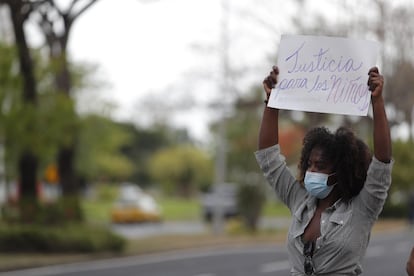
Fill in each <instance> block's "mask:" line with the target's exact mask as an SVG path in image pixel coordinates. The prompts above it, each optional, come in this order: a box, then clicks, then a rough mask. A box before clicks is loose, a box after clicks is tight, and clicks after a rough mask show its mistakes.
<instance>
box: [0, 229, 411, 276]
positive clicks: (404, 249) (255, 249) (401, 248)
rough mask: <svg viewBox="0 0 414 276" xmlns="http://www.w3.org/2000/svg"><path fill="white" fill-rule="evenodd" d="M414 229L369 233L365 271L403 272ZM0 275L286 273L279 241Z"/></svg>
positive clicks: (372, 275)
mask: <svg viewBox="0 0 414 276" xmlns="http://www.w3.org/2000/svg"><path fill="white" fill-rule="evenodd" d="M413 245H414V233H413V232H408V231H402V232H395V233H392V234H378V235H374V236H373V237H372V240H371V244H370V246H369V249H368V251H367V255H366V258H365V261H364V274H363V275H365V276H378V275H387V276H388V275H390V276H391V275H392V276H406V274H405V263H406V260H407V257H408V254H409V251H410V249H411V247H412V246H413ZM0 275H1V276H6V275H8V276H47V275H56V276H58V275H61V276H74V275H78V276H86V275H88V276H98V275H99V276H113V275H116V276H137V275H142V276H253V275H258V276H261V275H263V276H266V275H289V263H288V260H287V253H286V247H285V246H284V245H255V246H239V247H230V248H217V249H210V250H205V249H198V250H185V251H174V252H169V253H160V254H151V255H146V256H136V257H126V258H118V259H110V260H101V261H92V262H83V263H77V264H69V265H57V266H50V267H45V268H36V269H27V270H21V271H15V272H8V273H0Z"/></svg>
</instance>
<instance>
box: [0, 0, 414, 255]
mask: <svg viewBox="0 0 414 276" xmlns="http://www.w3.org/2000/svg"><path fill="white" fill-rule="evenodd" d="M56 2H57V1H56ZM72 2H73V4H74V5H75V3H76V2H77V1H72ZM84 2H86V4H85V6H83V8H84V9H82V7H81V9H78V11H79V10H82V13H83V12H84V11H86V10H87V9H89V8H93V4H94V3H95V2H97V1H89V2H88V1H84ZM309 2H311V1H310V0H308V1H304V0H301V1H299V0H296V1H292V5H293V6H294V8H295V9H298V10H302V11H305V10H307V9H309ZM408 2H409V1H406V2H404V1H401V2H398V3H390V2H389V1H385V0H362V1H347V2H346V3H344V2H343V1H332V5H335V6H336V7H337V10H339V11H341V12H340V13H339V12H338V16H337V17H336V18H334V19H332V18H328V17H327V16H326V15H324V14H323V13H320V12H318V11H312V12H307V13H306V17H303V16H302V15H303V14H305V13H304V12H300V13H295V14H293V15H292V16H291V17H289V18H286V22H285V24H279V25H280V26H278V25H275V26H273V25H271V24H270V22H272V21H270V20H271V19H272V20H273V19H274V17H275V14H278V13H280V12H281V11H279V10H278V7H277V4H276V5H275V4H271V2H263V5H264V7H265V8H267V9H268V11H270V12H268V13H266V15H267V16H268V17H262V16H257V15H256V14H253V13H252V14H250V15H249V16H250V17H249V18H250V20H251V22H254V24H256V25H255V26H257V29H259V30H261V31H263V32H265V33H267V34H268V36H269V37H271V38H272V39H273V40H275V41H278V40H279V37H280V34H282V33H286V32H291V33H298V34H323V35H336V36H350V37H353V36H354V37H362V38H367V39H374V40H377V41H379V42H380V43H381V45H382V51H381V61H380V63H381V64H380V65H381V68H382V73H383V74H384V75H385V77H386V85H387V86H386V102H387V110H388V114H389V120H390V125H391V128H392V134H393V156H394V159H395V166H394V171H393V185H392V188H391V190H390V196H389V198H388V200H387V203H386V206H385V209H384V212H383V214H382V215H383V216H393V217H396V216H398V217H405V216H406V214H407V212H408V210H407V205H406V202H407V195H408V192H409V191H410V190H412V189H413V180H414V170H412V169H411V168H410V166H411V164H412V163H413V161H414V160H413V158H414V157H413V155H412V154H411V153H412V152H413V150H414V149H413V147H414V144H413V129H412V128H413V112H414V111H413V104H414V91H413V89H414V88H413V87H414V78H413V76H414V59H413V55H412V54H411V53H412V49H413V46H414V36H413V32H414V29H413V28H412V26H414V22H413V21H414V18H413V17H412V14H413V12H414V10H413V8H412V6H410V5H408V4H407V3H408ZM148 4H149V5H150V4H151V3H150V2H148ZM26 5H28V6H26ZM120 5H121V4H120ZM356 5H358V8H355V6H356ZM24 7H26V8H28V7H30V8H28V9H25V8H24ZM0 9H3V10H7V11H9V12H8V13H2V14H3V15H4V14H6V15H10V16H8V17H7V18H6V17H5V18H1V20H0V23H4V22H9V23H8V24H4V25H3V26H2V28H5V27H4V26H9V29H8V30H7V31H8V32H9V33H10V34H12V37H14V38H13V39H7V37H2V36H1V35H0V146H1V149H2V151H1V152H2V155H1V156H0V159H1V161H0V164H1V166H2V172H1V174H2V175H1V177H2V181H3V182H4V183H5V185H6V187H10V186H9V185H11V183H16V182H17V183H19V184H20V185H21V186H20V187H21V193H22V198H23V196H24V200H21V201H20V202H24V201H27V203H25V206H23V207H22V206H20V207H21V208H20V207H19V202H18V201H17V202H16V201H13V200H10V201H8V202H6V203H4V204H3V210H4V212H3V216H2V217H1V218H2V220H3V222H2V223H6V222H13V223H14V224H13V225H15V224H16V223H17V222H18V223H17V224H23V225H25V224H31V225H32V224H33V223H34V224H42V223H45V222H48V223H52V222H53V223H54V224H66V222H77V223H80V224H82V225H84V224H89V223H99V222H100V223H102V222H103V223H108V212H109V209H110V206H111V204H112V202H113V201H114V200H115V199H116V198H117V187H118V185H119V184H120V183H123V182H132V183H136V184H137V185H139V186H140V187H142V188H144V189H146V190H148V191H150V192H151V193H152V194H154V195H155V197H156V198H157V200H158V201H159V202H160V204H161V205H162V209H163V212H164V214H165V218H166V219H171V220H180V219H200V218H199V217H198V216H199V206H198V203H199V202H198V197H199V195H200V193H201V192H202V191H205V190H206V189H207V188H208V187H209V186H211V185H213V184H214V183H215V182H216V179H215V174H216V173H217V172H216V169H217V168H215V164H216V162H217V159H218V156H219V153H220V149H223V148H220V147H219V143H221V142H220V141H221V140H220V137H224V138H225V139H224V141H225V144H226V145H225V147H224V151H225V155H226V162H225V166H226V172H227V173H226V176H225V178H226V181H230V182H234V183H238V184H240V193H239V204H240V205H241V207H247V206H249V208H244V209H243V208H242V209H243V210H244V211H243V217H244V221H245V222H246V225H247V227H248V228H249V229H255V227H256V224H257V221H258V218H259V217H260V216H262V215H264V216H274V215H288V214H287V212H286V209H284V207H280V205H278V203H277V199H275V198H274V197H273V196H269V194H271V193H268V192H266V190H262V188H263V189H266V188H265V187H266V184H265V183H264V180H263V177H262V175H261V173H260V171H259V170H258V167H257V164H256V161H255V159H254V155H253V152H254V151H255V150H256V145H257V135H258V128H259V123H260V118H261V112H262V110H263V91H262V88H261V80H262V77H263V76H260V77H259V79H258V81H255V82H254V83H255V85H252V86H246V85H245V84H244V80H245V79H248V78H249V77H252V74H250V72H251V71H254V70H255V65H252V66H250V67H248V66H244V67H243V66H241V65H237V62H234V60H232V59H229V60H228V63H229V64H228V65H227V66H229V68H227V69H228V72H227V75H226V76H225V77H226V78H227V81H228V83H230V84H229V86H228V88H229V89H230V90H231V92H232V93H231V99H230V100H228V99H229V97H225V99H226V106H225V108H222V107H220V106H219V107H217V104H216V103H212V104H211V106H212V110H213V113H216V115H217V114H218V115H219V116H215V117H216V118H217V119H216V120H213V122H212V123H211V125H210V132H211V139H210V140H207V141H198V140H196V139H194V138H193V137H191V136H190V135H189V132H188V130H187V129H184V128H177V127H175V126H173V125H172V124H171V122H170V121H169V112H175V109H174V108H170V107H169V106H166V105H165V102H167V101H165V102H162V101H160V100H159V99H157V100H154V99H152V100H151V99H147V100H145V103H143V104H145V105H146V108H145V109H144V108H143V109H142V110H138V112H143V113H149V114H145V115H146V116H151V115H152V116H154V118H155V119H154V120H153V123H152V124H150V125H149V126H143V125H139V124H135V123H133V122H128V121H127V122H120V121H116V120H114V119H113V118H111V116H110V112H107V111H108V109H110V108H111V103H108V102H105V101H104V100H102V99H100V98H99V97H98V98H93V102H91V103H89V104H90V105H94V106H95V107H98V108H96V109H95V110H101V111H102V112H89V113H88V112H84V113H81V112H79V111H78V110H77V107H78V106H79V105H82V104H84V103H81V102H79V101H80V99H82V97H79V95H80V94H81V93H87V91H93V90H99V89H100V87H101V86H102V85H105V83H104V82H102V81H97V80H96V78H94V76H95V74H96V66H95V65H91V64H75V63H74V62H73V61H72V60H71V58H70V54H69V53H67V49H66V44H67V40H68V39H69V37H70V36H69V34H70V26H71V24H73V23H74V21H75V19H77V18H78V16H80V13H75V12H74V11H73V10H70V9H69V10H60V11H61V13H59V14H66V15H68V16H67V17H66V19H65V18H60V17H57V18H56V17H53V18H54V19H53V18H52V17H49V16H48V14H49V13H54V12H56V11H57V10H59V6H58V4H57V3H55V1H33V2H31V1H22V0H16V1H11V0H10V1H9V0H0ZM368 10H369V11H370V12H369V13H368V12H365V11H368ZM233 12H234V15H233V16H234V17H235V18H238V19H240V18H243V17H244V16H245V15H246V14H245V11H244V12H241V11H239V10H237V9H234V11H233ZM339 14H341V16H339ZM12 15H15V17H13V16H12ZM82 16H88V15H87V13H86V14H85V15H83V14H82ZM68 18H69V23H70V24H69V25H68V26H69V27H67V28H66V29H65V28H64V29H63V30H62V29H59V31H57V30H55V29H53V28H54V27H53V26H56V25H59V24H61V23H62V22H65V21H64V20H68ZM266 18H269V21H268V22H266ZM29 19H30V20H29ZM53 20H55V21H53ZM62 20H63V21H62ZM26 23H27V24H32V25H37V26H40V29H41V30H42V31H41V32H40V33H41V35H42V36H43V38H44V40H45V44H44V46H42V47H41V48H39V49H34V48H31V47H30V46H29V45H27V44H24V43H23V42H25V41H26V40H27V36H28V34H25V33H24V32H23V33H16V30H17V31H18V30H19V26H20V30H23V24H26ZM50 23H53V24H51V25H48V24H50ZM66 23H68V22H66ZM19 24H20V25H19ZM252 24H253V23H252ZM65 26H66V25H65ZM50 28H51V29H50ZM19 35H20V36H19ZM230 35H231V37H234V36H237V34H230ZM244 35H246V34H244ZM272 39H269V40H270V42H272ZM275 41H273V42H275ZM22 43H23V44H22ZM276 45H277V42H276ZM207 46H208V45H207ZM24 47H26V50H27V52H25V51H24ZM56 49H59V50H58V51H57V50H56ZM25 53H26V54H29V55H30V58H29V59H25V58H27V56H25ZM220 54H222V53H220ZM276 56H277V49H275V52H274V53H273V54H272V55H271V56H270V57H269V62H268V64H269V65H268V66H267V65H266V68H267V67H268V68H270V67H271V65H272V64H274V63H275V60H276V59H275V57H276ZM224 58H226V57H224ZM227 58H228V57H227ZM233 58H234V59H237V57H233ZM25 62H26V63H25ZM27 68H32V69H33V70H32V72H30V70H27ZM249 74H250V75H249ZM248 75H249V76H248ZM31 77H32V78H33V80H34V85H31V86H30V85H29V86H28V83H27V81H28V80H30V78H31ZM187 77H188V78H189V79H188V80H187V82H188V83H198V82H205V81H207V82H212V81H217V80H215V79H212V78H210V77H207V78H202V80H200V77H199V76H198V77H195V78H194V76H187ZM28 87H29V88H32V89H34V90H33V91H31V94H30V93H29V92H30V91H29V92H28V90H27V89H28ZM186 89H188V88H185V87H184V88H183V91H186ZM189 90H191V89H189ZM85 91H86V92H85ZM186 96H187V97H188V98H190V99H191V97H192V95H186ZM223 98H224V97H223ZM178 100H180V99H178ZM178 100H177V101H178ZM227 100H228V104H227ZM190 102H191V100H190ZM192 103H193V104H194V106H195V107H197V102H192ZM99 107H101V108H99ZM222 109H224V112H222ZM160 112H161V113H162V115H161V116H160ZM281 114H282V116H281V117H282V119H281V122H280V143H281V146H282V151H283V153H284V154H285V155H286V157H287V162H288V164H289V165H290V166H291V167H292V169H293V170H295V168H296V162H297V160H298V157H299V154H300V148H301V140H302V137H303V135H304V133H305V132H306V130H307V129H309V128H310V127H313V126H315V125H320V124H324V125H327V126H329V127H331V128H335V127H337V126H339V125H341V124H344V125H348V126H350V127H352V128H354V129H355V130H356V131H357V133H358V134H359V135H360V136H361V137H362V138H364V139H365V140H367V141H369V140H370V137H371V132H372V126H371V119H370V118H369V117H367V118H353V117H345V116H337V115H326V114H325V115H322V114H309V113H302V112H290V111H282V112H281ZM220 124H224V129H225V131H224V132H222V128H221V127H220ZM402 127H404V128H405V129H408V130H407V131H406V132H407V133H408V135H405V136H404V137H402V136H401V135H399V133H400V132H401V129H402ZM27 156H29V159H27V158H26V159H25V158H22V157H27ZM22 160H26V161H27V160H29V163H24V164H26V165H27V164H29V165H28V166H22ZM51 165H53V166H55V167H56V168H57V169H56V170H57V171H58V175H59V176H58V178H57V180H56V181H57V182H60V184H61V190H62V198H67V199H69V200H66V201H65V200H63V203H62V202H57V203H56V202H54V203H49V202H45V201H44V200H43V199H42V198H41V197H40V196H39V194H38V193H36V183H38V182H45V181H46V182H47V181H48V179H47V176H45V170H46V168H48V167H50V166H51ZM31 175H34V178H30V177H29V178H28V177H27V176H31ZM65 181H66V182H67V183H66V182H65ZM65 183H66V184H65ZM55 184H56V183H55ZM256 192H257V193H256ZM66 202H70V203H69V205H66ZM274 202H276V203H274ZM53 204H56V205H53ZM263 204H264V205H263ZM53 206H55V207H56V208H53ZM57 206H58V207H57ZM27 208H29V209H30V210H32V213H33V212H35V213H36V212H37V213H38V214H39V215H38V216H31V217H27V216H24V215H23V214H24V210H27ZM276 209H277V210H276ZM70 210H72V211H73V210H79V214H77V215H74V216H68V215H67V214H69V213H73V212H69V211H70ZM278 210H281V211H280V212H279V211H278ZM47 213H50V214H47ZM75 213H76V212H75ZM10 218H11V219H10ZM45 218H47V219H45ZM13 227H15V226H11V228H10V229H12V231H13V232H14V231H16V229H15V228H13ZM16 227H17V226H16ZM68 227H70V226H68ZM33 229H34V230H33V231H32V233H33V236H34V237H35V238H34V239H37V237H38V230H37V228H36V227H34V228H33ZM19 231H20V230H19ZM93 231H96V230H93ZM17 232H18V231H17ZM19 233H20V232H19ZM22 235H26V234H23V233H22ZM1 236H2V237H7V235H6V234H4V235H3V234H2V235H1ZM11 236H12V235H10V237H11ZM7 246H8V243H5V244H4V247H3V248H7ZM42 246H44V247H45V248H48V247H47V246H49V245H42ZM111 246H113V248H116V250H119V247H121V246H122V242H119V243H117V245H110V246H109V247H111ZM64 247H65V245H63V246H62V248H64ZM29 248H30V247H29ZM91 248H92V246H91ZM47 250H49V249H47ZM71 250H72V249H71ZM82 250H83V249H82ZM91 250H92V249H91Z"/></svg>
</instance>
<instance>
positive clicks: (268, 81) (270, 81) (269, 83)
mask: <svg viewBox="0 0 414 276" xmlns="http://www.w3.org/2000/svg"><path fill="white" fill-rule="evenodd" d="M278 75H279V68H278V67H277V66H276V65H273V67H272V71H271V72H270V73H269V75H268V76H267V77H266V78H265V79H264V80H263V88H264V90H265V92H266V96H267V99H269V96H270V92H271V91H272V89H273V88H275V86H276V84H277V76H278Z"/></svg>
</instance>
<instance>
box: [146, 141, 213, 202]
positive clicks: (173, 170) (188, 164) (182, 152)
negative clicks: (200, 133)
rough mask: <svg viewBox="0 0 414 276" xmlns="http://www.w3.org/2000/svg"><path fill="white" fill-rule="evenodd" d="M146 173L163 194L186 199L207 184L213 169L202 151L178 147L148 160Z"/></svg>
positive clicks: (190, 146)
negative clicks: (161, 189) (148, 173)
mask: <svg viewBox="0 0 414 276" xmlns="http://www.w3.org/2000/svg"><path fill="white" fill-rule="evenodd" d="M149 172H150V175H151V177H152V179H153V180H154V181H156V182H157V183H159V184H160V185H161V187H162V188H163V190H164V191H165V192H167V193H169V194H176V195H179V196H182V197H190V196H192V195H194V193H196V192H197V191H198V190H199V189H201V188H202V187H205V186H208V185H210V184H211V181H212V175H213V166H212V161H211V159H210V157H209V156H208V155H207V154H206V153H205V152H203V151H202V150H200V149H198V148H196V147H194V146H192V145H189V144H181V145H176V146H173V147H169V148H165V149H161V150H160V151H158V152H157V153H155V154H154V155H153V156H152V158H151V160H150V161H149Z"/></svg>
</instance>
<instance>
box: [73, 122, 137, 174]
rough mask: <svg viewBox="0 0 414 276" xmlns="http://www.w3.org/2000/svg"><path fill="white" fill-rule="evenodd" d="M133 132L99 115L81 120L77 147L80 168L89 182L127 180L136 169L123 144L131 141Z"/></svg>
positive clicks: (80, 172) (78, 166)
mask: <svg viewBox="0 0 414 276" xmlns="http://www.w3.org/2000/svg"><path fill="white" fill-rule="evenodd" d="M131 138H132V135H131V133H129V132H127V131H125V129H124V128H123V127H122V126H121V125H119V124H117V123H115V122H113V121H112V120H110V119H108V118H105V117H102V116H98V115H93V114H90V115H87V116H85V117H84V118H82V119H81V127H80V131H79V139H78V146H77V150H78V152H77V154H76V156H77V159H76V171H77V172H78V174H79V175H80V176H82V177H83V178H85V180H87V181H91V180H101V181H124V180H126V179H128V178H129V177H130V176H131V174H132V173H133V170H134V165H133V164H132V162H131V160H130V159H129V158H128V157H127V156H126V155H125V154H123V153H122V147H124V146H125V145H129V144H130V143H131V141H132V140H131Z"/></svg>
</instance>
